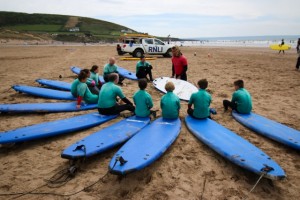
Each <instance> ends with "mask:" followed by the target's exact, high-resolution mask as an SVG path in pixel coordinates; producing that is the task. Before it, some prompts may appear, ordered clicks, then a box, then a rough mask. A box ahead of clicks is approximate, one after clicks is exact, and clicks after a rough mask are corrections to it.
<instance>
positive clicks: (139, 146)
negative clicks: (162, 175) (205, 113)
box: [109, 118, 181, 175]
mask: <svg viewBox="0 0 300 200" xmlns="http://www.w3.org/2000/svg"><path fill="white" fill-rule="evenodd" d="M180 128H181V122H180V119H175V120H168V119H163V118H158V119H157V120H155V121H154V122H152V123H151V124H150V125H148V126H146V127H145V128H143V129H142V130H141V131H140V132H139V133H138V134H136V135H135V136H133V137H132V138H131V139H130V140H129V141H128V142H126V143H125V144H124V145H123V146H122V147H121V148H120V150H119V151H118V152H117V153H116V154H115V155H114V156H113V158H112V160H111V161H110V164H109V169H110V172H111V173H113V174H119V175H125V174H128V173H130V172H134V171H137V170H141V169H143V168H145V167H147V166H148V165H150V164H151V163H153V162H154V161H155V160H157V159H158V158H159V157H160V156H162V154H163V153H164V152H165V151H166V150H167V149H168V148H169V147H170V146H171V144H172V143H173V142H174V141H175V139H176V138H177V136H178V135H179V133H180ZM120 156H121V157H122V158H123V159H125V160H126V161H127V162H126V163H125V164H121V163H119V162H117V163H116V160H118V157H120Z"/></svg>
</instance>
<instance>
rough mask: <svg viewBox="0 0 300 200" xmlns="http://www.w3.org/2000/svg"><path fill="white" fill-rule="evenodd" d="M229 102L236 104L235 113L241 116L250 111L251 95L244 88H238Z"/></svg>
mask: <svg viewBox="0 0 300 200" xmlns="http://www.w3.org/2000/svg"><path fill="white" fill-rule="evenodd" d="M231 102H234V103H236V104H237V111H238V112H239V113H242V114H248V113H250V112H251V110H252V100H251V95H250V94H249V92H248V91H247V90H246V89H245V88H240V89H238V90H237V91H235V92H234V93H233V95H232V100H231Z"/></svg>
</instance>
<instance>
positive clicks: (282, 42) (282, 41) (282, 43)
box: [279, 39, 284, 54]
mask: <svg viewBox="0 0 300 200" xmlns="http://www.w3.org/2000/svg"><path fill="white" fill-rule="evenodd" d="M283 45H284V39H282V40H281V44H280V45H279V46H280V47H282V46H283ZM281 51H282V52H283V54H284V50H279V54H280V52H281Z"/></svg>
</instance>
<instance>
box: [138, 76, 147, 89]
mask: <svg viewBox="0 0 300 200" xmlns="http://www.w3.org/2000/svg"><path fill="white" fill-rule="evenodd" d="M147 85H148V84H147V80H146V79H145V78H142V79H139V88H140V89H141V90H144V89H146V87H147Z"/></svg>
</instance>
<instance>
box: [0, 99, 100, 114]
mask: <svg viewBox="0 0 300 200" xmlns="http://www.w3.org/2000/svg"><path fill="white" fill-rule="evenodd" d="M76 105H77V102H66V103H20V104H0V112H2V113H57V112H77V111H82V110H91V109H96V108H97V104H85V103H81V107H80V109H77V108H76Z"/></svg>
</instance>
